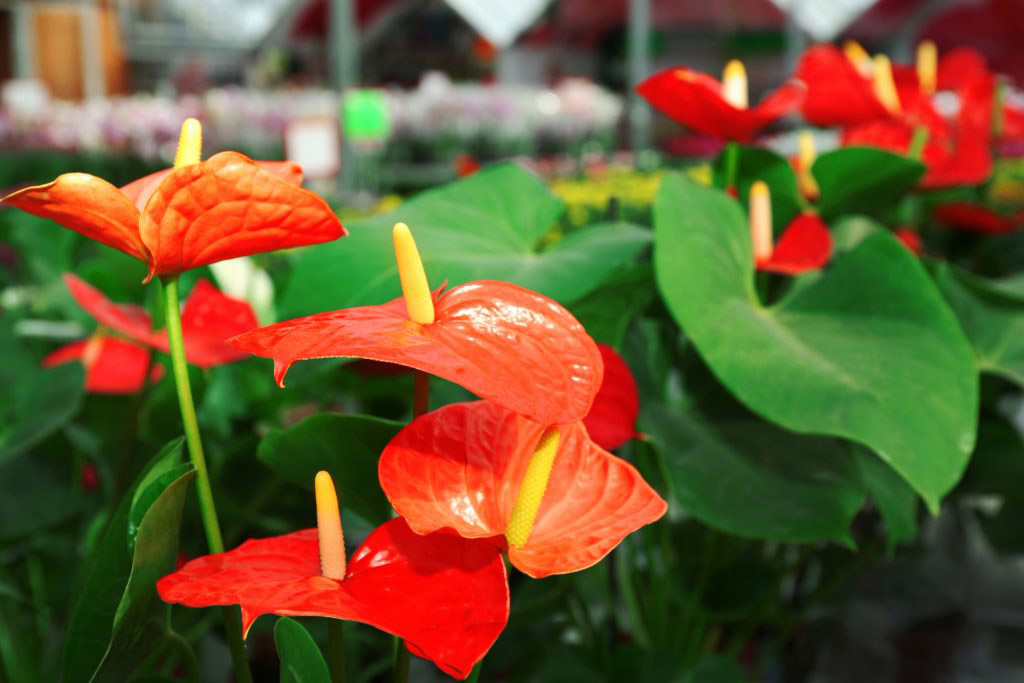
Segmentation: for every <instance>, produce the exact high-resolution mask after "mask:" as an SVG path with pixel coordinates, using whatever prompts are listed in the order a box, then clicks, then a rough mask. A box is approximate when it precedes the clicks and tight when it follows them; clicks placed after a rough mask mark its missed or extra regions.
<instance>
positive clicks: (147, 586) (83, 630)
mask: <svg viewBox="0 0 1024 683" xmlns="http://www.w3.org/2000/svg"><path fill="white" fill-rule="evenodd" d="M182 443H183V440H182V439H180V438H179V439H175V440H174V441H172V442H170V443H169V444H167V445H166V446H165V447H164V448H162V449H161V450H160V452H159V453H158V454H157V455H156V457H154V458H153V460H152V462H151V463H150V464H149V465H148V466H147V467H146V469H145V471H144V472H143V473H142V475H140V477H139V480H138V482H137V483H136V484H135V485H134V486H133V487H132V488H131V489H130V490H129V491H128V493H127V494H126V495H125V497H124V499H123V500H122V501H121V504H120V505H119V506H118V508H117V511H116V512H115V513H114V517H113V518H112V519H111V522H110V525H109V526H108V527H107V531H106V532H105V533H104V535H103V538H102V539H101V541H100V543H99V545H97V547H96V550H95V552H94V553H93V556H92V558H90V560H89V564H88V566H87V569H86V571H85V573H84V575H83V581H82V582H81V584H80V587H79V590H78V591H77V598H76V601H75V606H74V609H73V610H72V613H71V620H70V623H69V624H68V632H67V637H66V639H65V646H64V661H63V669H64V678H63V680H64V681H65V683H84V682H86V681H124V680H127V679H128V677H129V674H130V673H131V672H132V671H133V670H134V669H135V667H136V666H138V665H139V663H141V662H142V661H143V660H144V659H145V658H146V657H147V656H148V655H149V654H150V653H151V651H152V649H153V647H155V646H156V645H158V644H160V643H161V642H162V640H163V638H164V636H165V633H166V623H167V615H168V613H169V612H168V610H169V607H168V606H167V605H166V604H164V603H163V602H161V600H160V598H159V597H158V596H157V594H156V581H157V579H159V578H160V577H162V576H164V575H166V574H169V573H170V572H172V571H173V570H174V566H175V562H176V560H177V553H178V528H179V525H180V521H181V510H182V505H183V503H184V500H185V493H186V491H187V485H188V482H189V480H190V479H191V478H192V476H193V473H192V471H191V470H189V471H186V472H184V473H181V474H179V476H177V478H175V479H174V480H173V481H169V482H166V485H165V487H164V488H163V490H162V491H160V492H158V493H157V492H155V491H150V490H149V488H150V487H151V486H152V485H153V484H154V483H156V482H163V481H165V480H164V479H163V477H162V475H163V474H166V473H167V472H171V471H176V469H177V468H178V467H179V465H178V463H179V462H180V460H181V456H182ZM143 484H148V485H147V486H146V487H145V488H146V489H147V491H146V493H145V494H144V495H141V496H140V495H138V489H139V487H140V486H141V485H143ZM153 493H157V494H156V495H155V496H154V495H151V494H153ZM133 504H135V505H141V506H145V508H146V509H145V511H144V512H143V513H142V515H141V517H140V518H139V522H138V526H137V529H136V530H135V536H134V539H132V538H131V537H130V523H131V522H130V520H131V518H132V508H133ZM132 540H134V544H133V545H132V544H131V541H132Z"/></svg>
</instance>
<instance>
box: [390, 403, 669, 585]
mask: <svg viewBox="0 0 1024 683" xmlns="http://www.w3.org/2000/svg"><path fill="white" fill-rule="evenodd" d="M551 433H552V430H551V429H549V428H546V427H545V426H544V425H540V424H537V423H535V422H531V421H530V420H527V419H525V418H523V417H520V416H519V415H516V414H515V413H513V412H510V411H508V410H506V409H504V408H502V407H501V406H499V405H497V404H495V403H491V402H489V401H479V402H475V403H460V404H455V405H449V406H445V407H443V408H440V409H439V410H435V411H433V412H430V413H428V414H426V415H424V416H422V417H419V418H417V419H416V420H413V422H412V423H411V424H410V425H409V426H408V427H406V428H405V429H403V430H402V431H401V432H399V434H398V435H397V436H396V437H395V438H394V439H393V440H392V441H391V443H390V444H388V446H387V447H386V448H385V449H384V452H383V453H382V454H381V458H380V464H379V472H378V473H379V476H380V483H381V487H382V488H383V489H384V493H385V494H386V495H387V497H388V499H389V500H390V501H391V505H392V506H393V507H394V508H395V511H396V512H398V514H399V515H401V516H402V518H404V519H405V521H406V522H408V524H409V526H410V527H411V528H412V529H413V530H414V531H416V532H417V533H420V534H431V533H434V532H437V531H441V530H449V531H454V532H455V533H457V534H459V535H460V536H464V537H466V538H490V539H493V540H494V541H495V542H496V543H497V544H499V545H504V544H505V543H506V539H507V545H508V558H509V562H511V563H512V565H513V566H515V567H516V568H518V569H519V570H520V571H522V572H524V573H526V574H528V575H529V576H532V577H534V578H542V577H545V576H548V575H551V574H564V573H568V572H575V571H580V570H582V569H586V568H587V567H590V566H592V565H594V564H596V563H597V562H599V561H600V560H601V559H602V558H603V557H604V556H605V555H607V554H608V553H609V552H611V550H612V549H613V548H614V547H615V546H616V545H618V544H619V543H620V542H621V541H622V539H623V538H625V537H626V536H627V535H629V534H630V533H632V532H634V531H636V530H637V529H639V528H640V527H642V526H644V525H646V524H650V523H652V522H654V521H656V520H657V519H659V518H660V517H661V516H662V515H663V514H665V511H666V509H667V505H666V503H665V501H664V500H662V499H661V497H659V496H658V494H657V493H656V492H655V491H654V489H652V488H651V487H650V486H649V485H648V484H647V482H645V481H644V479H643V477H641V476H640V473H639V472H637V470H636V468H635V467H633V466H632V465H630V464H629V463H628V462H626V461H625V460H622V459H621V458H617V457H615V456H614V455H612V454H611V453H608V452H607V451H605V450H604V449H602V448H601V447H599V446H598V445H597V444H595V443H594V442H593V441H592V440H591V439H590V438H589V436H588V435H587V430H586V428H585V427H583V425H582V424H581V423H579V422H576V423H573V424H571V425H567V426H564V427H562V428H560V429H559V430H557V432H556V437H555V439H551V438H550V435H551ZM558 433H560V435H559V434H558ZM552 442H553V444H554V446H553V447H552ZM536 454H540V455H541V456H542V457H543V459H544V460H545V462H544V464H543V467H544V468H547V470H548V471H547V472H546V474H547V477H546V479H545V478H544V477H543V476H538V477H534V476H533V475H534V472H535V470H536V469H538V468H537V467H535V464H536V463H535V457H534V456H535V455H536ZM524 490H526V493H525V495H524V492H523V491H524ZM526 498H532V499H533V500H532V510H530V511H529V513H530V514H527V515H525V522H526V524H525V525H523V524H522V521H523V519H522V518H521V517H522V516H520V515H519V514H517V512H516V508H517V503H520V505H521V500H523V499H526ZM531 514H532V515H533V519H532V520H531V519H529V517H530V515H531Z"/></svg>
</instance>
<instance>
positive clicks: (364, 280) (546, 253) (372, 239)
mask: <svg viewBox="0 0 1024 683" xmlns="http://www.w3.org/2000/svg"><path fill="white" fill-rule="evenodd" d="M562 209H563V205H562V202H561V200H559V199H558V198H556V197H555V196H554V195H552V194H551V192H550V191H549V190H548V189H547V187H546V186H545V185H544V183H543V181H541V180H540V179H539V178H537V177H536V176H535V175H533V174H532V173H530V172H528V171H526V170H525V169H523V168H520V167H519V166H517V165H515V164H504V165H501V166H495V167H493V168H489V169H486V170H484V171H481V172H479V173H476V174H474V175H472V176H470V177H469V178H466V179H463V180H460V181H457V182H455V183H452V184H449V185H445V186H442V187H439V188H436V189H433V190H429V191H427V192H424V193H423V194H420V195H418V196H416V197H414V198H413V199H411V200H409V201H408V202H406V203H405V204H402V205H401V206H400V207H399V208H398V209H396V210H395V211H392V212H391V213H387V214H382V215H379V216H373V217H371V218H367V219H364V220H361V221H356V222H353V223H350V224H348V225H347V226H346V227H347V228H348V230H349V232H350V234H349V236H348V237H346V238H344V239H341V240H338V241H336V242H331V243H329V244H325V245H321V246H318V247H315V248H312V249H309V250H308V251H306V252H305V253H304V254H302V256H301V257H300V258H299V260H298V263H297V264H296V267H295V274H294V275H293V276H292V279H291V280H290V282H289V283H288V287H287V288H286V289H285V292H284V297H283V301H282V304H281V311H282V317H285V318H288V317H294V316H298V315H308V314H312V313H319V312H321V311H331V310H336V309H340V308H347V307H350V306H363V305H372V304H382V303H385V302H387V301H390V300H391V299H394V298H395V297H398V296H400V295H401V286H400V284H399V280H398V272H397V269H396V267H395V256H394V246H393V243H392V239H391V228H392V226H393V225H394V224H395V223H396V222H398V221H402V222H405V223H408V224H409V227H410V228H412V231H413V234H414V235H415V236H416V244H417V245H418V246H419V249H420V252H421V254H422V256H423V263H424V265H425V267H426V270H427V276H428V277H429V278H430V282H431V284H432V285H433V286H435V287H437V286H439V285H440V284H441V283H442V282H444V281H447V282H448V283H449V284H450V285H459V284H463V283H466V282H470V281H474V280H503V281H506V282H512V283H514V284H518V285H522V286H523V287H527V288H528V289H532V290H534V291H536V292H539V293H541V294H544V295H546V296H549V297H551V298H553V299H556V300H558V301H561V302H562V303H570V302H572V301H575V300H576V299H579V298H580V297H581V296H583V295H584V294H586V293H587V292H589V291H590V290H592V289H594V288H595V287H596V286H597V285H598V284H600V283H601V281H602V280H604V279H605V278H606V277H607V276H608V275H609V274H610V273H611V272H613V271H614V270H615V269H616V268H618V267H620V266H622V265H624V264H626V263H629V262H630V261H632V260H633V259H634V258H635V257H636V256H637V254H639V253H640V252H641V251H642V250H643V249H644V248H645V247H646V246H647V245H648V244H649V243H650V239H651V236H650V231H648V230H645V229H643V228H640V227H637V226H635V225H631V224H628V223H609V224H601V225H595V226H591V227H588V228H585V229H582V230H577V231H574V232H572V233H570V234H569V235H567V236H566V237H565V238H563V239H560V240H558V241H556V242H554V243H552V244H546V243H545V236H546V235H547V233H548V231H549V230H550V229H551V228H552V227H553V225H554V224H555V221H556V219H557V218H558V216H559V215H560V214H561V213H562Z"/></svg>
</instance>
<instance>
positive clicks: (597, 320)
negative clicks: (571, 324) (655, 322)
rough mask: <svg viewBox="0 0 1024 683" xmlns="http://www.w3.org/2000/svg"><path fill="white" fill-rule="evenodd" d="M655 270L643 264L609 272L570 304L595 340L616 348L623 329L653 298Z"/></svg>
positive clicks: (624, 332) (620, 343) (571, 310)
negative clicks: (590, 289)
mask: <svg viewBox="0 0 1024 683" xmlns="http://www.w3.org/2000/svg"><path fill="white" fill-rule="evenodd" d="M654 296H655V290H654V271H653V269H652V268H651V266H650V264H648V263H643V264H637V265H635V266H630V267H629V268H626V269H623V270H621V271H619V272H616V273H614V274H612V276H611V277H609V278H608V279H607V280H605V281H604V282H602V283H601V286H600V287H598V288H597V289H595V290H594V291H592V292H591V293H590V294H587V295H586V296H585V297H583V298H582V299H580V300H579V301H577V302H576V303H575V304H573V305H572V306H570V307H569V311H570V312H571V313H572V314H573V315H574V316H576V319H577V320H579V321H580V323H581V324H582V325H583V327H584V328H585V329H586V330H587V334H589V335H590V336H591V337H593V338H594V341H596V342H599V343H602V344H609V345H611V346H615V347H619V346H621V345H622V341H623V339H624V338H625V336H626V329H627V328H628V327H629V323H630V322H632V320H633V318H635V317H636V316H637V315H639V314H640V313H641V312H642V311H643V310H644V309H645V308H646V307H647V305H648V304H650V303H651V300H652V299H654Z"/></svg>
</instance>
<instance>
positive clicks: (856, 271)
mask: <svg viewBox="0 0 1024 683" xmlns="http://www.w3.org/2000/svg"><path fill="white" fill-rule="evenodd" d="M654 262H655V271H656V275H657V280H658V287H659V289H660V291H661V294H662V297H663V298H664V300H665V303H666V304H667V306H668V308H669V310H670V311H671V313H672V315H673V317H674V318H675V319H676V320H677V322H678V323H679V324H680V326H681V327H682V329H683V331H684V332H686V333H687V335H689V337H690V338H691V339H692V340H693V343H694V344H695V345H696V347H697V349H698V350H699V351H700V353H701V356H702V357H703V359H704V361H705V362H706V363H707V364H708V366H709V367H710V368H711V370H712V371H713V372H714V373H715V374H716V375H717V376H718V378H719V379H720V380H721V381H722V383H723V384H725V385H726V386H727V387H728V388H729V389H730V391H732V392H733V393H734V394H735V395H736V396H737V398H739V399H740V401H742V402H743V403H744V404H745V405H747V406H748V407H749V408H750V409H752V410H753V411H755V412H757V413H758V414H760V415H762V416H763V417H765V418H767V419H769V420H771V421H773V422H776V423H778V424H779V425H781V426H783V427H785V428H787V429H791V430H793V431H798V432H805V433H813V434H828V435H834V436H841V437H844V438H847V439H851V440H854V441H857V442H860V443H863V444H864V445H866V446H868V447H870V448H872V449H873V450H874V451H875V452H876V453H878V455H879V456H880V457H882V459H884V460H885V461H886V462H887V463H888V464H889V465H890V466H892V467H893V468H894V469H895V470H896V471H897V472H899V473H900V475H901V476H902V477H903V478H904V479H906V480H907V482H908V483H909V484H910V485H911V486H912V487H913V488H914V490H916V491H917V492H918V494H919V495H921V497H922V498H923V499H924V500H925V502H927V503H928V505H929V507H930V508H931V509H932V510H937V509H938V505H939V500H940V499H941V497H942V496H943V495H944V494H945V493H946V492H948V491H949V490H950V489H951V488H952V487H953V485H954V484H955V483H956V482H957V480H958V479H959V477H960V475H961V473H962V472H963V470H964V468H965V467H966V465H967V460H968V457H969V455H970V452H971V449H972V448H973V444H974V438H975V427H976V420H977V405H978V389H977V373H976V371H975V367H974V363H973V359H972V356H971V352H970V347H969V346H968V344H967V341H966V339H965V338H964V336H963V333H962V332H961V330H960V328H959V326H958V324H957V322H956V320H955V318H954V317H953V315H952V314H951V312H950V311H949V309H948V308H947V306H946V305H945V303H944V302H943V300H942V298H941V296H940V295H939V294H938V292H937V291H936V289H935V287H934V285H933V284H932V283H931V281H930V280H929V278H928V276H927V274H926V273H925V272H924V270H923V269H922V268H921V266H920V265H919V264H918V263H917V261H916V259H914V257H913V256H912V255H911V254H910V253H909V252H908V251H907V250H906V249H905V248H904V247H903V246H902V245H900V244H899V243H897V242H896V241H895V240H894V239H892V238H890V237H888V236H886V235H874V236H872V237H870V238H868V239H866V240H864V242H862V243H861V244H860V245H859V246H858V247H857V248H856V249H855V250H853V251H852V252H849V253H847V254H844V255H842V256H840V257H839V258H838V259H837V260H836V262H835V263H834V264H832V266H831V267H830V268H829V269H828V270H827V271H826V272H825V273H824V274H823V275H822V276H821V277H819V278H817V279H816V280H814V281H812V282H810V283H809V284H806V285H805V286H802V287H798V288H794V289H793V291H792V292H791V294H790V295H789V296H786V297H784V298H783V299H782V300H781V301H779V302H777V303H775V304H774V305H772V306H770V307H765V306H764V305H762V304H761V302H760V301H759V300H758V296H757V294H756V292H755V289H754V278H753V256H752V252H751V245H750V238H749V234H748V232H747V226H746V222H745V220H744V217H743V214H742V213H741V211H740V210H739V209H738V208H737V206H736V204H735V202H733V201H731V200H729V199H728V198H727V197H725V195H723V194H721V193H719V192H717V191H715V190H711V189H708V188H704V187H701V186H699V185H696V184H695V183H692V182H690V181H687V180H686V179H684V178H682V177H679V176H672V177H669V178H667V179H666V180H665V182H664V184H663V185H662V189H661V192H660V193H659V195H658V198H657V200H656V202H655V253H654Z"/></svg>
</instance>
